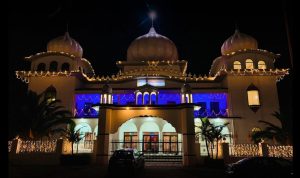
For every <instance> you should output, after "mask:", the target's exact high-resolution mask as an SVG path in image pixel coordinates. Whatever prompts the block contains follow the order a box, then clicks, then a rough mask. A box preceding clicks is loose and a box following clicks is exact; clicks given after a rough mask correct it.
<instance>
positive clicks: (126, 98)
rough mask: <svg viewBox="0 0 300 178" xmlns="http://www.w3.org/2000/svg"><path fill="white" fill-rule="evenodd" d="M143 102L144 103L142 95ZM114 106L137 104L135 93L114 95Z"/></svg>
mask: <svg viewBox="0 0 300 178" xmlns="http://www.w3.org/2000/svg"><path fill="white" fill-rule="evenodd" d="M140 96H141V101H142V95H140ZM113 104H118V105H128V104H135V95H134V93H133V91H131V93H122V94H113Z"/></svg>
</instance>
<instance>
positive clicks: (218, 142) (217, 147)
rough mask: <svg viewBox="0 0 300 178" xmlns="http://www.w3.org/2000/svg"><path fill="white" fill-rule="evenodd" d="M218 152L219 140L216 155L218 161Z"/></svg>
mask: <svg viewBox="0 0 300 178" xmlns="http://www.w3.org/2000/svg"><path fill="white" fill-rule="evenodd" d="M218 151H219V140H217V153H216V159H218Z"/></svg>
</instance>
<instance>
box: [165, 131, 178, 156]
mask: <svg viewBox="0 0 300 178" xmlns="http://www.w3.org/2000/svg"><path fill="white" fill-rule="evenodd" d="M163 152H164V153H178V136H177V133H164V135H163Z"/></svg>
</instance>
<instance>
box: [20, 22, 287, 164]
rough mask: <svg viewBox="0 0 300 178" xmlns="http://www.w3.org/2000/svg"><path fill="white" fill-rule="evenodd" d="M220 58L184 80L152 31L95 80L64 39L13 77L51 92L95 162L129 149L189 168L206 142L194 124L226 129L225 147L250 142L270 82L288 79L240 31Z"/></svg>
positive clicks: (267, 115) (270, 101) (274, 102)
mask: <svg viewBox="0 0 300 178" xmlns="http://www.w3.org/2000/svg"><path fill="white" fill-rule="evenodd" d="M221 53H222V55H221V56H220V57H218V58H216V59H215V60H213V61H212V66H211V70H210V72H209V75H204V76H201V75H195V74H194V75H192V74H187V71H186V69H187V64H188V63H187V61H185V60H179V56H178V52H177V48H176V46H175V44H174V43H173V42H172V41H171V40H170V39H168V38H167V37H165V36H162V35H160V34H158V33H157V32H156V31H155V29H154V28H153V27H151V29H150V31H149V32H148V33H147V34H145V35H143V36H140V37H138V38H136V39H135V40H134V41H133V42H132V43H131V44H130V46H129V47H128V50H127V60H124V61H117V62H116V65H117V66H118V67H119V69H120V70H119V72H118V73H117V74H115V75H112V76H106V77H104V76H103V77H99V76H96V75H95V72H94V70H93V67H92V65H91V63H90V62H89V61H88V60H87V59H85V58H83V57H82V55H83V50H82V48H81V46H80V45H79V43H78V42H77V41H75V40H74V39H72V38H71V37H70V35H69V34H68V33H66V34H65V35H64V36H61V37H58V38H55V39H53V40H51V41H50V42H49V43H48V45H47V52H42V53H37V54H35V55H32V56H29V57H26V58H25V59H26V60H28V61H30V62H31V70H29V71H16V75H17V78H19V79H21V80H22V81H24V82H26V83H28V86H29V87H28V88H29V89H30V90H33V91H35V92H37V93H41V92H43V91H45V90H46V89H49V87H50V89H51V91H52V95H51V96H53V97H55V98H59V99H60V100H61V101H62V104H63V105H64V106H65V107H66V108H67V109H69V110H70V111H72V112H73V114H74V120H75V122H76V124H77V128H83V129H82V130H80V131H81V132H83V133H85V135H86V137H85V139H90V140H94V139H97V149H96V155H97V160H98V161H99V162H100V163H102V164H107V162H108V158H109V155H110V153H111V151H112V150H115V149H118V148H124V147H125V148H126V147H131V148H136V149H138V150H139V151H143V152H144V153H151V154H162V155H163V154H176V155H182V156H183V164H184V165H193V164H195V163H196V162H197V160H198V159H199V158H200V157H201V155H204V154H205V153H204V152H203V150H202V149H200V145H201V144H203V143H204V141H203V140H202V139H201V137H199V138H198V137H197V138H196V137H195V124H199V123H200V121H199V118H200V117H208V118H210V120H211V121H212V122H213V123H216V124H218V123H221V124H222V123H225V122H229V123H230V124H229V125H228V127H226V128H225V129H224V133H227V134H230V135H231V137H230V138H228V139H227V140H226V141H227V142H230V143H249V142H250V138H249V133H251V130H252V129H253V128H260V127H261V125H258V122H257V121H258V120H265V121H269V122H273V121H274V120H273V119H272V116H271V113H273V112H274V111H278V109H279V104H278V96H277V87H276V82H277V81H279V80H280V79H282V78H283V77H284V75H287V74H288V70H287V69H275V68H274V64H273V63H274V61H275V59H277V58H278V57H279V55H277V54H273V53H272V52H268V51H266V50H261V49H258V44H257V41H256V40H255V39H254V38H252V37H251V36H248V35H246V34H243V33H240V32H239V31H236V32H235V33H234V34H233V35H232V36H231V37H229V38H228V39H227V40H226V41H225V42H224V43H223V45H222V47H221ZM52 99H53V98H52ZM275 124H278V123H275ZM196 132H197V130H196Z"/></svg>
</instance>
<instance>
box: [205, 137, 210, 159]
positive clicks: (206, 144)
mask: <svg viewBox="0 0 300 178" xmlns="http://www.w3.org/2000/svg"><path fill="white" fill-rule="evenodd" d="M205 146H206V150H207V155H208V157H210V154H209V149H208V143H207V139H206V137H205Z"/></svg>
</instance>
